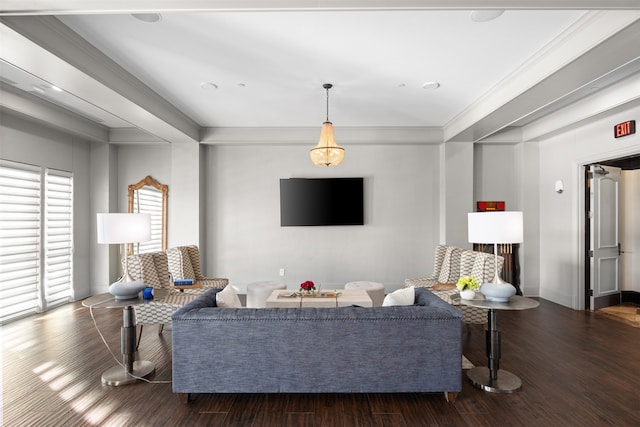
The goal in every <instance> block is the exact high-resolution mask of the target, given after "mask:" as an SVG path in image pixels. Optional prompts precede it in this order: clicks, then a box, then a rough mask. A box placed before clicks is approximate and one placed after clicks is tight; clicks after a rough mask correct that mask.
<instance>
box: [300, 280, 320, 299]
mask: <svg viewBox="0 0 640 427" xmlns="http://www.w3.org/2000/svg"><path fill="white" fill-rule="evenodd" d="M315 292H316V285H315V283H313V282H312V281H311V280H307V281H305V282H302V283H300V294H301V295H313V294H314V293H315Z"/></svg>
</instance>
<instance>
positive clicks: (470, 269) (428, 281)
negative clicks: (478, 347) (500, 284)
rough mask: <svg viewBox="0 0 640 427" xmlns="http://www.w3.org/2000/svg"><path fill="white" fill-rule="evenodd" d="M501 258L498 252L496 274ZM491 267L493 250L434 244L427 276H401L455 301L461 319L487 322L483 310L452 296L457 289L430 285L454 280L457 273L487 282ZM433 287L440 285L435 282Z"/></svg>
mask: <svg viewBox="0 0 640 427" xmlns="http://www.w3.org/2000/svg"><path fill="white" fill-rule="evenodd" d="M503 263H504V258H502V257H501V256H498V274H500V273H501V272H502V266H503ZM494 271H495V260H494V257H493V254H488V253H485V252H477V251H470V250H466V249H462V248H458V247H455V246H446V245H439V246H437V247H436V252H435V259H434V266H433V273H431V275H430V276H427V277H418V278H413V279H405V286H415V287H423V288H431V292H433V293H434V294H436V295H437V296H439V297H440V298H442V299H443V300H445V301H447V302H448V303H449V304H453V305H455V306H456V307H457V308H458V309H460V311H462V313H463V314H464V318H463V321H464V322H465V323H480V324H484V323H486V322H487V310H485V309H482V308H477V307H470V306H466V305H460V303H459V301H458V300H454V299H452V296H453V295H455V294H457V293H458V292H459V291H458V289H456V288H452V289H433V287H434V285H437V284H444V283H446V284H453V283H457V282H458V279H459V278H460V277H465V276H472V277H474V278H475V279H476V280H477V281H478V283H479V284H482V283H487V282H491V281H492V280H493V276H494ZM437 288H440V287H439V286H437Z"/></svg>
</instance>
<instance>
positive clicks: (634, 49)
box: [444, 11, 640, 142]
mask: <svg viewBox="0 0 640 427" xmlns="http://www.w3.org/2000/svg"><path fill="white" fill-rule="evenodd" d="M585 19H586V20H585V22H583V23H582V24H581V25H580V27H579V28H575V29H574V30H573V31H569V32H567V33H565V35H564V37H563V38H562V39H558V42H557V44H556V45H554V46H551V47H550V48H549V49H547V51H545V52H543V53H542V54H541V55H540V56H539V57H537V58H534V59H533V60H532V61H530V62H529V63H526V64H524V65H523V66H522V67H521V69H519V70H516V72H514V73H513V74H512V76H511V77H509V78H507V79H505V80H504V81H503V82H501V83H500V84H499V85H498V86H497V87H496V88H494V89H492V90H491V91H490V92H488V93H487V95H486V96H484V97H483V98H481V99H479V100H478V101H477V102H476V103H474V104H473V105H472V106H470V107H469V108H467V109H466V110H465V111H463V112H462V113H461V114H459V115H458V116H457V117H456V118H454V119H453V120H452V121H451V122H450V123H448V124H447V125H446V126H445V130H444V138H445V141H459V142H461V141H464V142H475V141H480V140H482V139H484V138H487V137H489V136H491V135H492V134H494V133H496V132H499V131H501V130H503V129H505V128H507V127H509V126H512V125H515V124H517V123H518V122H524V121H526V120H524V119H525V118H526V117H527V116H529V115H532V114H536V115H537V116H541V115H542V114H541V112H546V113H550V112H552V111H555V110H557V109H558V108H559V107H558V106H557V105H559V103H561V101H562V99H563V98H565V97H567V96H575V95H576V94H577V93H578V92H582V93H583V94H584V95H583V96H586V94H588V93H589V90H590V87H589V85H590V84H593V83H594V82H597V81H598V80H599V79H602V78H603V77H604V76H608V75H609V74H611V73H612V72H614V71H616V70H620V69H621V68H623V67H625V66H627V65H628V64H631V63H633V62H634V61H636V60H637V59H638V58H640V43H638V40H640V12H635V11H634V12H630V13H629V14H624V13H622V12H619V11H611V12H593V13H592V14H591V15H590V16H587V18H585ZM623 77H626V76H624V75H622V74H621V77H620V78H623Z"/></svg>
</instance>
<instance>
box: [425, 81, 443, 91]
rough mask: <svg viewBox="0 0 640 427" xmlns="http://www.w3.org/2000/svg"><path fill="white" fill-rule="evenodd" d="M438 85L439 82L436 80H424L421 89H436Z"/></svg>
mask: <svg viewBox="0 0 640 427" xmlns="http://www.w3.org/2000/svg"><path fill="white" fill-rule="evenodd" d="M439 87H440V83H438V82H426V83H425V84H423V85H422V89H431V90H434V89H438V88H439Z"/></svg>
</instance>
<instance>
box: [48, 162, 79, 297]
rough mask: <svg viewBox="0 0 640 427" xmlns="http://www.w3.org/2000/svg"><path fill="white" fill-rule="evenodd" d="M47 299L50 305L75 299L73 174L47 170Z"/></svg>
mask: <svg viewBox="0 0 640 427" xmlns="http://www.w3.org/2000/svg"><path fill="white" fill-rule="evenodd" d="M44 220H45V236H44V237H45V238H44V259H45V264H44V299H45V302H46V304H47V306H52V305H58V304H62V303H67V302H69V301H72V300H73V286H72V285H73V268H72V267H73V263H72V261H73V176H72V175H71V174H70V173H67V172H62V171H56V170H52V169H47V170H46V171H45V215H44Z"/></svg>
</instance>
